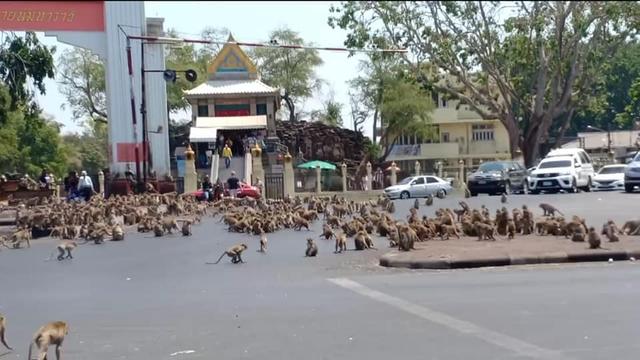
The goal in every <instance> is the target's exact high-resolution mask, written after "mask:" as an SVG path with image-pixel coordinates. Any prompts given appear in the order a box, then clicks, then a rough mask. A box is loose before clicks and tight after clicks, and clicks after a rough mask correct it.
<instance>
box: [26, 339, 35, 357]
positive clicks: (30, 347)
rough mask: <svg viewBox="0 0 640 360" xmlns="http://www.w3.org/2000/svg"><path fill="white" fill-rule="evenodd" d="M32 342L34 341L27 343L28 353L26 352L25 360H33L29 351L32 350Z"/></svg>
mask: <svg viewBox="0 0 640 360" xmlns="http://www.w3.org/2000/svg"><path fill="white" fill-rule="evenodd" d="M34 342H35V340H34V341H32V342H30V343H29V352H28V354H29V355H28V356H27V360H31V359H33V358H32V357H31V349H32V348H33V343H34Z"/></svg>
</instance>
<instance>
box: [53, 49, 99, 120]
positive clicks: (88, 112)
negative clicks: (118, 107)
mask: <svg viewBox="0 0 640 360" xmlns="http://www.w3.org/2000/svg"><path fill="white" fill-rule="evenodd" d="M58 76H59V79H60V80H59V81H58V87H59V90H60V93H61V94H62V95H64V97H65V98H66V99H67V104H63V105H62V106H63V107H65V106H67V105H68V106H69V107H71V111H72V113H73V117H74V118H75V119H76V121H82V120H84V119H87V118H88V119H92V120H94V121H102V122H106V121H107V117H108V116H107V104H106V102H107V96H106V86H105V77H104V76H105V72H104V64H103V62H102V60H100V58H99V57H98V56H97V55H95V54H92V53H91V51H90V50H87V49H82V48H78V47H74V48H73V49H68V50H65V51H64V52H63V53H62V54H61V55H60V58H59V60H58Z"/></svg>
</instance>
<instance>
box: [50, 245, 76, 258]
mask: <svg viewBox="0 0 640 360" xmlns="http://www.w3.org/2000/svg"><path fill="white" fill-rule="evenodd" d="M77 246H78V243H76V242H75V241H69V240H67V241H61V242H60V243H59V244H58V246H56V249H54V250H53V251H52V252H51V255H49V258H48V259H47V260H46V261H51V259H53V254H54V253H55V252H56V250H58V257H57V259H58V261H62V260H64V259H73V256H72V255H71V251H73V250H74V249H75V248H76V247H77ZM65 253H66V254H67V256H64V254H65Z"/></svg>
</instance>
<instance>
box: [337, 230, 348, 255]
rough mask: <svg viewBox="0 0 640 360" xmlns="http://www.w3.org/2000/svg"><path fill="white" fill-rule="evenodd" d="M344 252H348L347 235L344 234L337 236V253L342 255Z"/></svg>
mask: <svg viewBox="0 0 640 360" xmlns="http://www.w3.org/2000/svg"><path fill="white" fill-rule="evenodd" d="M343 251H347V235H345V234H344V233H340V234H338V235H336V251H335V253H336V254H338V253H342V252H343Z"/></svg>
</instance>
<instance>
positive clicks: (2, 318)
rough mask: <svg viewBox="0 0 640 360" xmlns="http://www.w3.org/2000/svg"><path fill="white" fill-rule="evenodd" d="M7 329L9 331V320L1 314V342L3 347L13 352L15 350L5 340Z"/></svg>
mask: <svg viewBox="0 0 640 360" xmlns="http://www.w3.org/2000/svg"><path fill="white" fill-rule="evenodd" d="M6 329H7V320H6V318H5V317H4V315H2V314H0V342H2V345H4V347H6V348H7V349H9V350H11V351H13V348H12V347H11V346H9V345H7V341H6V340H5V338H4V333H5V331H6Z"/></svg>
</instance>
